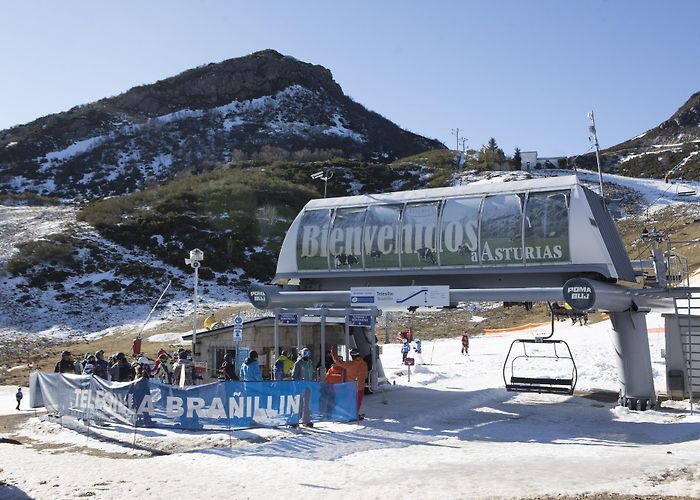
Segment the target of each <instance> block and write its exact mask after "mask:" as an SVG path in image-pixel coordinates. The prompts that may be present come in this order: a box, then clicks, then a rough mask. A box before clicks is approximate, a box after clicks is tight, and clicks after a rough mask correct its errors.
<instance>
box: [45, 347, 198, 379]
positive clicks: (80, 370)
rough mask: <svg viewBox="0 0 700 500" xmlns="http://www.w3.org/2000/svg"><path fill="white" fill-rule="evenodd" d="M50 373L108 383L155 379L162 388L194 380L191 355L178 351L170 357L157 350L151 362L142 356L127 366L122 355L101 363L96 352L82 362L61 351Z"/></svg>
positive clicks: (124, 356)
mask: <svg viewBox="0 0 700 500" xmlns="http://www.w3.org/2000/svg"><path fill="white" fill-rule="evenodd" d="M54 372H55V373H72V374H77V375H94V376H96V377H99V378H101V379H103V380H108V381H112V382H130V381H133V380H137V379H140V378H158V379H160V381H161V382H163V383H165V384H172V383H174V382H175V383H177V382H179V380H180V378H181V377H184V378H185V379H187V380H189V381H190V383H192V381H193V380H195V379H196V378H197V375H196V373H195V370H194V363H193V361H192V352H191V351H189V350H187V349H182V348H181V349H179V350H178V351H175V352H173V353H168V352H167V351H165V350H164V349H161V350H160V351H159V352H158V356H157V358H156V359H155V361H154V362H151V360H150V359H148V357H147V356H146V355H145V354H144V353H141V354H139V355H138V356H134V359H133V360H132V361H131V362H129V360H128V359H127V357H126V354H124V353H123V352H118V353H116V354H114V355H112V356H109V357H108V358H107V359H105V352H104V351H103V350H101V349H100V350H99V351H96V352H94V353H91V352H88V353H85V356H84V357H82V358H78V359H74V358H73V355H72V353H71V352H70V351H63V352H62V353H61V359H60V360H59V361H58V362H57V363H56V366H55V367H54Z"/></svg>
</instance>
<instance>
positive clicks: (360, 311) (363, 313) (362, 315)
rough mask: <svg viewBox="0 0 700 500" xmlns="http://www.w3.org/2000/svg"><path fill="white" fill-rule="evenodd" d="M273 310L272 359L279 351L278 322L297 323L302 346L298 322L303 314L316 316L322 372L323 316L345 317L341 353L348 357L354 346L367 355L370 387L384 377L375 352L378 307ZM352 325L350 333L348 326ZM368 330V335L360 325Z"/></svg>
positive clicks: (323, 355)
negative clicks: (318, 328)
mask: <svg viewBox="0 0 700 500" xmlns="http://www.w3.org/2000/svg"><path fill="white" fill-rule="evenodd" d="M273 311H274V313H275V339H274V342H275V350H274V359H273V366H274V363H275V362H276V361H277V357H278V356H279V353H280V333H279V325H280V323H282V324H285V325H290V324H296V327H297V330H296V348H297V351H301V349H302V347H303V346H302V335H301V322H302V318H304V317H311V318H318V319H319V321H320V326H321V339H320V340H321V342H320V345H319V354H320V367H321V376H324V375H325V373H326V370H327V368H328V366H326V356H325V354H326V345H327V344H326V320H327V318H344V323H343V324H344V352H343V354H344V356H345V359H346V361H347V360H350V350H351V349H353V348H355V349H358V350H359V351H360V354H361V355H362V356H363V357H365V359H367V358H368V359H369V361H368V363H367V364H368V366H369V367H371V368H370V370H369V385H370V389H371V390H372V391H374V390H376V388H377V385H378V383H379V381H380V380H382V379H384V378H385V377H384V371H383V369H382V365H381V362H380V360H379V358H378V356H377V342H376V338H377V337H376V323H377V321H376V319H377V317H379V316H381V315H382V311H380V310H379V309H377V308H374V307H373V308H333V307H276V308H274V309H273ZM351 328H353V332H352V335H351V331H350V329H351ZM365 328H367V329H368V330H369V338H367V337H366V335H365V334H364V332H363V329H365Z"/></svg>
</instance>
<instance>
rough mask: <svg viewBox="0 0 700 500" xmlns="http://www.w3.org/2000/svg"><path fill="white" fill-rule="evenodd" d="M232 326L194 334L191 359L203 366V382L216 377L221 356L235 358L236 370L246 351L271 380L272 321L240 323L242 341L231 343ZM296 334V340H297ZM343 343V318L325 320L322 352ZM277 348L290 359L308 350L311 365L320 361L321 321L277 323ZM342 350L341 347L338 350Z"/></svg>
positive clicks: (309, 319) (268, 319)
mask: <svg viewBox="0 0 700 500" xmlns="http://www.w3.org/2000/svg"><path fill="white" fill-rule="evenodd" d="M233 328H234V327H233V325H229V326H224V327H221V328H216V329H212V330H202V331H198V332H197V345H196V346H195V356H194V360H195V361H198V362H206V363H207V377H205V380H204V382H211V381H212V379H217V378H218V377H219V374H220V372H219V368H220V367H221V364H222V363H223V361H224V355H226V354H228V353H231V354H233V355H234V357H235V359H236V367H240V365H241V363H242V362H243V360H245V358H246V357H247V356H248V354H249V353H250V351H253V350H255V351H257V352H258V356H259V357H258V363H259V364H260V368H261V370H262V373H263V377H265V378H271V368H270V367H271V366H272V364H273V363H274V355H275V353H274V350H275V347H274V346H275V318H274V317H266V318H258V319H253V320H249V321H246V322H244V323H243V325H242V330H243V335H242V340H241V341H240V342H235V341H234V340H233ZM297 332H299V338H298V337H297ZM183 340H185V341H186V342H192V334H191V333H190V334H188V335H185V336H183ZM344 344H345V319H344V318H330V317H329V318H326V335H325V345H326V350H329V349H330V348H331V346H334V345H336V346H343V345H344ZM279 345H280V349H287V350H288V351H290V358H292V359H296V357H297V353H298V350H299V349H300V348H303V347H308V348H309V349H311V356H312V359H313V361H314V365H315V366H318V365H319V364H320V362H321V353H320V347H321V321H320V318H317V317H306V316H302V318H301V325H300V326H299V327H298V328H297V325H285V324H279ZM341 351H342V348H341Z"/></svg>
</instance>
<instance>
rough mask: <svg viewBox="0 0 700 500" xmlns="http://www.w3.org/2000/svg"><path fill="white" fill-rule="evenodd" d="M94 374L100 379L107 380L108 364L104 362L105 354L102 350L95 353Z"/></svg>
mask: <svg viewBox="0 0 700 500" xmlns="http://www.w3.org/2000/svg"><path fill="white" fill-rule="evenodd" d="M94 373H95V375H97V376H98V377H100V378H102V379H105V380H107V379H108V373H109V364H108V363H107V362H106V361H105V352H104V351H103V350H102V349H100V350H99V351H96V352H95V370H94Z"/></svg>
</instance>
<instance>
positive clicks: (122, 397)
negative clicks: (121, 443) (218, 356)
mask: <svg viewBox="0 0 700 500" xmlns="http://www.w3.org/2000/svg"><path fill="white" fill-rule="evenodd" d="M29 387H30V401H29V403H30V406H31V407H32V408H39V407H42V406H44V407H46V408H47V410H49V411H50V412H53V413H58V414H60V415H72V416H74V417H76V418H85V419H93V420H102V421H105V420H113V421H117V422H121V423H124V424H127V425H135V426H137V427H158V428H181V429H207V430H216V429H219V430H228V429H249V428H252V427H276V426H280V425H290V424H300V423H307V422H314V421H341V422H343V421H350V420H355V419H357V406H356V404H357V403H356V395H357V393H356V390H355V387H356V383H355V382H354V381H353V382H346V383H343V384H326V383H323V382H307V381H301V380H289V381H287V380H280V381H274V382H272V381H269V382H268V381H263V382H232V381H227V382H218V383H213V384H206V385H197V386H189V387H178V386H172V385H166V384H162V383H161V382H160V381H158V380H156V379H139V380H137V381H134V382H107V381H106V380H102V379H100V378H98V377H95V376H90V375H63V374H60V373H44V372H40V371H37V372H34V373H32V374H31V375H30V378H29Z"/></svg>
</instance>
